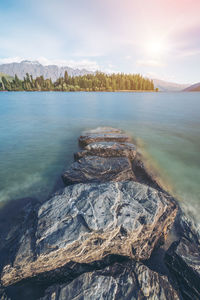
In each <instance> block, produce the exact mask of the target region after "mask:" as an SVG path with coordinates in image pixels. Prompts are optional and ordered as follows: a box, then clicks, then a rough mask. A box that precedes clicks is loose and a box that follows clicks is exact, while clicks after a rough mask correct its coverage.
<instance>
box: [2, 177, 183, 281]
mask: <svg viewBox="0 0 200 300" xmlns="http://www.w3.org/2000/svg"><path fill="white" fill-rule="evenodd" d="M176 211H177V207H176V204H175V203H174V202H173V200H172V198H170V197H168V196H166V195H165V194H163V193H161V192H158V191H157V190H155V189H152V188H150V187H148V186H146V185H142V184H139V183H136V182H131V181H128V182H119V183H113V182H107V183H104V184H98V183H96V184H95V183H94V184H77V185H72V186H69V187H66V188H65V189H64V190H63V191H62V192H61V193H60V194H56V195H55V196H54V197H53V198H51V199H50V200H49V201H47V202H45V203H44V204H43V205H42V206H41V207H40V209H39V212H38V223H37V228H36V233H35V247H34V249H33V251H34V253H35V258H34V261H28V259H27V255H28V256H29V255H30V254H27V252H25V253H21V255H20V260H18V259H17V260H16V261H14V262H13V263H12V264H10V265H7V266H5V267H4V269H3V272H2V276H1V281H2V283H3V285H4V286H9V285H12V284H14V283H16V282H19V281H21V280H23V279H25V278H31V277H32V278H33V279H34V278H35V279H36V280H39V281H40V280H42V281H45V280H47V281H48V280H52V281H53V280H56V278H58V277H59V274H61V276H62V277H63V276H64V277H65V278H67V277H68V276H72V277H73V276H75V274H77V270H76V268H77V263H78V264H80V266H82V267H80V269H82V272H83V271H84V270H85V269H87V266H88V265H90V264H92V263H94V262H95V261H99V263H98V264H99V265H100V262H101V261H103V260H104V259H105V258H106V257H108V256H109V255H120V256H126V257H131V258H134V259H136V260H145V259H148V258H149V257H150V255H151V253H152V251H153V249H154V247H155V246H156V245H158V244H159V243H160V241H162V240H163V239H164V238H165V237H166V235H167V233H168V231H169V228H170V226H171V225H172V223H173V221H174V218H175V215H176ZM21 249H22V250H21V251H23V247H21ZM80 273H81V271H79V274H80Z"/></svg>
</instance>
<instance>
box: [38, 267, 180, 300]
mask: <svg viewBox="0 0 200 300" xmlns="http://www.w3.org/2000/svg"><path fill="white" fill-rule="evenodd" d="M52 299H57V300H68V299H69V300H70V299H76V300H81V299H87V300H90V299H91V300H99V299H108V300H125V299H127V300H128V299H129V300H130V299H132V300H135V299H144V300H145V299H162V300H165V299H166V300H176V299H179V296H178V294H177V292H176V291H175V290H174V289H173V287H172V286H171V285H170V283H169V281H168V279H167V277H166V276H160V275H159V274H158V273H156V272H153V271H151V270H150V269H148V268H147V267H146V266H144V265H143V264H141V263H137V262H136V263H135V262H128V263H126V264H124V265H121V264H118V263H116V264H114V265H113V266H109V267H107V268H105V269H103V270H98V271H94V272H89V273H85V274H82V275H81V276H79V277H78V278H76V279H75V280H73V281H72V282H70V283H69V284H65V285H61V286H58V285H57V286H54V287H51V288H49V289H48V290H47V291H46V293H45V296H44V297H43V298H41V300H52Z"/></svg>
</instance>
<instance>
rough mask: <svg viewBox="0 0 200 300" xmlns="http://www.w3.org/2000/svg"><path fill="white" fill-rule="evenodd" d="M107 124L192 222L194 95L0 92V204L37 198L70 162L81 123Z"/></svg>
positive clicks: (199, 163)
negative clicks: (131, 145) (134, 146)
mask: <svg viewBox="0 0 200 300" xmlns="http://www.w3.org/2000/svg"><path fill="white" fill-rule="evenodd" d="M97 126H112V127H119V128H121V129H124V130H125V131H127V132H128V133H129V134H131V135H132V137H133V138H134V139H135V140H136V141H137V143H138V147H139V149H140V151H141V152H142V153H143V154H144V155H145V158H146V160H147V163H148V165H149V167H150V168H151V169H152V170H154V171H155V172H156V173H157V174H159V178H160V180H161V181H162V184H163V185H164V186H165V187H166V188H167V189H168V190H169V191H170V192H172V193H173V194H174V195H175V196H176V197H177V198H178V200H179V201H180V203H181V205H182V206H184V208H185V209H187V211H188V213H189V214H192V215H193V216H194V218H196V220H197V221H198V216H199V214H200V205H199V204H200V196H199V195H200V185H199V184H200V93H186V92H185V93H181V92H180V93H148V92H145V93H105V92H104V93H103V92H102V93H100V92H99V93H92V92H91V93H86V92H77V93H64V92H32V93H31V92H30V93H28V92H1V93H0V203H1V206H3V204H4V203H6V202H8V201H15V200H16V199H18V198H26V197H32V198H36V199H39V200H44V199H46V198H47V197H49V195H50V194H51V193H52V191H53V190H54V189H55V186H56V184H57V183H58V182H59V179H60V174H61V173H62V171H63V170H64V169H65V168H66V167H67V166H68V165H69V164H70V163H71V162H72V161H73V152H75V151H76V150H77V148H78V145H77V137H78V136H79V135H80V134H81V131H82V130H84V129H89V128H95V127H97Z"/></svg>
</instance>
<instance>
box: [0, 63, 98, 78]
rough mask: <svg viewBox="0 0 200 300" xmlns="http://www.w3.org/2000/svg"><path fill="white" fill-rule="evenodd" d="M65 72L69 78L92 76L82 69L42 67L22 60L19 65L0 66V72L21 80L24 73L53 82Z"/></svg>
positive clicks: (53, 66)
mask: <svg viewBox="0 0 200 300" xmlns="http://www.w3.org/2000/svg"><path fill="white" fill-rule="evenodd" d="M65 71H67V72H68V74H69V75H70V76H80V75H86V74H93V72H90V71H88V70H85V69H82V70H79V69H72V68H70V67H67V66H66V67H58V66H56V65H49V66H43V65H42V64H40V63H39V62H38V61H28V60H24V61H22V62H20V63H9V64H2V65H0V72H2V73H4V74H8V75H10V76H15V74H17V76H18V77H19V78H20V79H23V78H24V77H25V75H26V73H29V74H30V75H32V76H33V78H36V77H38V76H44V78H45V79H47V78H51V79H52V81H55V80H56V79H58V78H59V77H62V76H64V73H65Z"/></svg>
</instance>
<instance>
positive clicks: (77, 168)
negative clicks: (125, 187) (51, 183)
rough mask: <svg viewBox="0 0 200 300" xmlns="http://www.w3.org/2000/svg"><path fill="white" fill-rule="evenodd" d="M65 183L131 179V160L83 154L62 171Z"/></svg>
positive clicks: (132, 175)
mask: <svg viewBox="0 0 200 300" xmlns="http://www.w3.org/2000/svg"><path fill="white" fill-rule="evenodd" d="M62 179H63V181H64V183H65V184H66V185H70V184H75V183H89V182H108V181H122V180H131V179H132V180H133V179H135V176H134V174H133V171H132V166H131V162H130V160H129V159H128V158H126V157H99V156H85V157H83V158H81V159H80V160H78V161H76V162H74V163H73V164H72V165H71V166H70V168H69V169H68V170H67V171H66V172H64V173H63V175H62Z"/></svg>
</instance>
